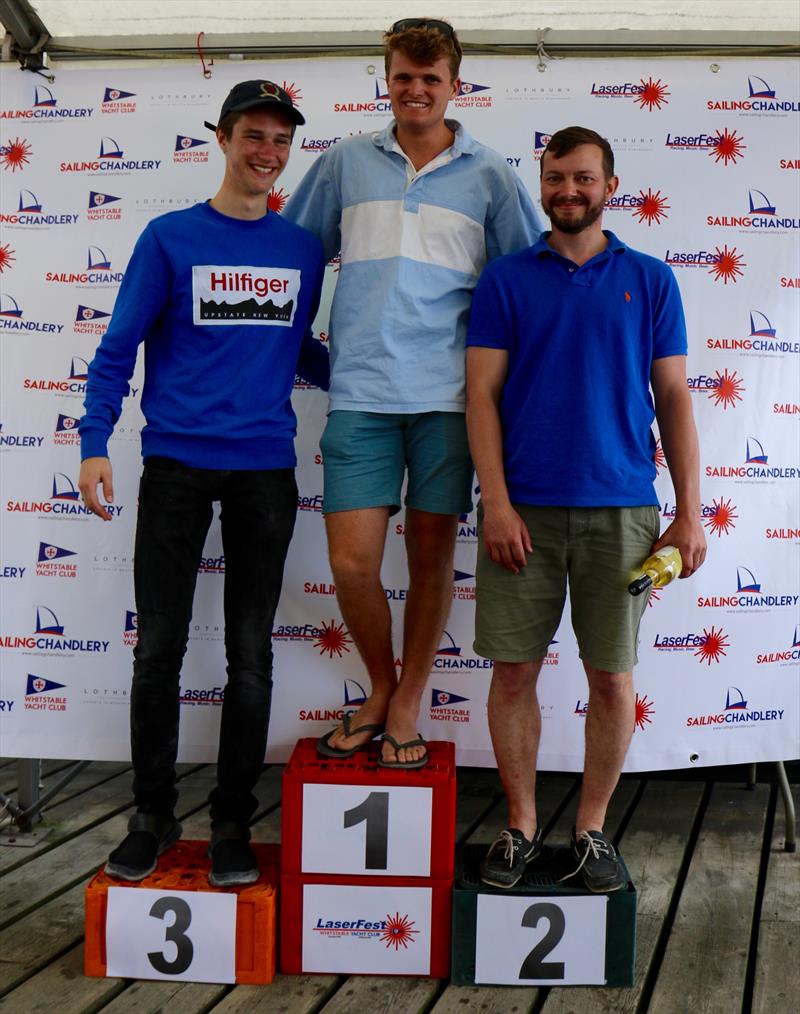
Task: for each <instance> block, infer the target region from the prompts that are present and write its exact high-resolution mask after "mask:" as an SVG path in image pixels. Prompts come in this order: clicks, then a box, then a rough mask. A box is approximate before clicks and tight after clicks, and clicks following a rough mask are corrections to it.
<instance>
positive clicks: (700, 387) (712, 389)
mask: <svg viewBox="0 0 800 1014" xmlns="http://www.w3.org/2000/svg"><path fill="white" fill-rule="evenodd" d="M686 383H687V386H688V387H689V390H690V392H691V393H692V394H705V395H706V396H707V397H708V399H709V401H711V402H713V404H714V405H715V406H716V407H719V406H722V408H723V410H726V409H728V408H732V409H733V408H736V406H737V404H738V402H740V401H743V400H744V399H743V398H742V392H744V391H745V390H746V388H745V386H744V381H743V380H742V378H741V377H740V376H739V375H738V374H737V372H736V370H734V371H733V372H730V371H729V370H728V368H727V367H726V368H725V369H724V370H723V371H722V372H720V371H719V370H715V371H714V374H713V376H712V375H711V374H705V373H700V374H697V375H695V376H689V377H687V378H686Z"/></svg>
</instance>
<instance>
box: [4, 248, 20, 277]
mask: <svg viewBox="0 0 800 1014" xmlns="http://www.w3.org/2000/svg"><path fill="white" fill-rule="evenodd" d="M16 254H17V251H16V250H12V249H11V247H10V246H9V244H8V243H3V244H2V245H0V275H2V274H3V272H4V271H10V270H11V266H12V265H13V263H14V261H15V260H16V259H17V257H16Z"/></svg>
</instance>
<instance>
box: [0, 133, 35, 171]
mask: <svg viewBox="0 0 800 1014" xmlns="http://www.w3.org/2000/svg"><path fill="white" fill-rule="evenodd" d="M32 154H33V148H32V146H31V145H30V143H29V142H28V140H27V139H26V138H24V137H15V138H14V140H13V141H7V142H6V143H5V144H3V145H0V168H1V169H4V170H9V169H10V170H11V172H12V173H15V172H16V171H17V169H24V168H25V166H26V165H27V164H28V163H29V162H30V160H31V159H30V156H31V155H32Z"/></svg>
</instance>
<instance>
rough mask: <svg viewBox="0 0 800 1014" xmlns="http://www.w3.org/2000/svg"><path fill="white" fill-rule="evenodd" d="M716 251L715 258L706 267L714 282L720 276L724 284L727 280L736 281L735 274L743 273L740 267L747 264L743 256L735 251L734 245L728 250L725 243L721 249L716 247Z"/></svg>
mask: <svg viewBox="0 0 800 1014" xmlns="http://www.w3.org/2000/svg"><path fill="white" fill-rule="evenodd" d="M716 252H717V256H716V260H715V261H714V263H713V265H712V266H711V267H710V268H709V269H708V273H709V274H710V275H713V276H714V281H715V282H718V281H719V280H720V278H721V279H722V281H723V282H724V283H725V285H727V284H728V282H729V281H731V282H736V279H737V276H740V275H743V274H744V271H742V268H743V267H746V266H747V265H746V264H745V262H744V257H743V256H742V254H740V253H737V252H736V247H733V249H732V250H729V249H728V246H727V244H726V245H725V246H724V247H723V248H722V249H721V250H720V248H719V247H717V250H716Z"/></svg>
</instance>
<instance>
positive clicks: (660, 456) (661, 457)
mask: <svg viewBox="0 0 800 1014" xmlns="http://www.w3.org/2000/svg"><path fill="white" fill-rule="evenodd" d="M653 461H654V462H655V466H656V475H660V474H661V473H662V472H663V470H664V469H665V468H666V467H667V459H666V456H665V454H664V448H663V447H662V446H661V437H659V438H658V440H656V453H655V454H654V455H653Z"/></svg>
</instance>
